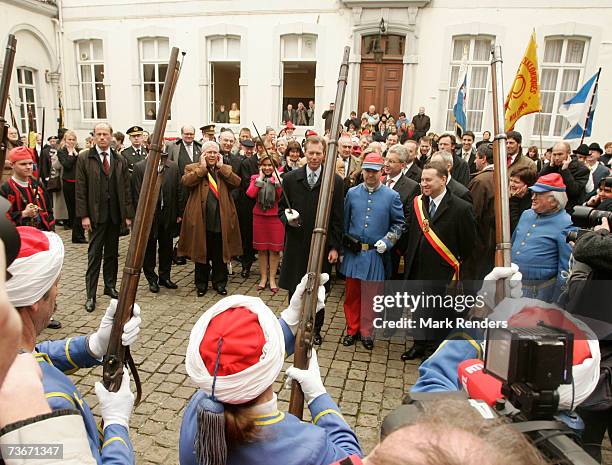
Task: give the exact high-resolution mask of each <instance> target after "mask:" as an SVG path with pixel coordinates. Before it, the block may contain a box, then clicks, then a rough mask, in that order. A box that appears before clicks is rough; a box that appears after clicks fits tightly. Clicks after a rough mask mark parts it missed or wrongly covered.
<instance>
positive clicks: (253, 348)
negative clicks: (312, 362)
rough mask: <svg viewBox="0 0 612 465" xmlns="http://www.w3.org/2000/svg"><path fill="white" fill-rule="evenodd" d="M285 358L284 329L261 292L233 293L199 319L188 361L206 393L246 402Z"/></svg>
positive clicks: (266, 384)
mask: <svg viewBox="0 0 612 465" xmlns="http://www.w3.org/2000/svg"><path fill="white" fill-rule="evenodd" d="M284 357H285V339H284V336H283V330H282V328H281V326H280V323H279V322H278V319H277V317H276V316H275V315H274V313H273V312H272V310H270V308H268V306H267V305H266V304H264V302H263V301H262V300H261V299H260V298H258V297H249V296H243V295H234V296H230V297H226V298H224V299H221V300H220V301H219V302H217V303H216V304H215V305H213V306H212V307H211V308H210V309H208V310H207V311H206V312H205V313H204V314H203V315H202V316H201V317H200V319H199V320H198V321H197V322H196V324H195V326H194V327H193V329H192V330H191V336H190V337H189V345H188V347H187V355H186V359H185V365H186V369H187V373H188V374H189V376H190V378H191V380H192V381H193V382H194V383H196V384H197V385H198V386H199V387H200V389H202V390H203V391H204V392H206V393H207V394H209V395H211V396H214V398H215V399H216V400H218V401H219V402H223V403H228V404H243V403H246V402H249V401H250V400H253V399H255V398H256V397H257V396H259V395H260V394H262V393H263V392H264V391H265V390H266V389H267V388H268V387H270V386H271V385H272V384H273V383H274V381H275V380H276V378H277V376H278V374H279V373H280V371H281V369H282V367H283V360H284ZM213 385H214V392H213Z"/></svg>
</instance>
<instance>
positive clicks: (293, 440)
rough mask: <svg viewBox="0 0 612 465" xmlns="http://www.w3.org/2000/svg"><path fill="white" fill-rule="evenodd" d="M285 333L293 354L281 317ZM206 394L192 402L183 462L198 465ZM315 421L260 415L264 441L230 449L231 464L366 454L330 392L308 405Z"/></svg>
mask: <svg viewBox="0 0 612 465" xmlns="http://www.w3.org/2000/svg"><path fill="white" fill-rule="evenodd" d="M279 321H280V323H281V326H282V328H283V333H284V335H285V348H286V351H287V355H291V354H292V353H293V348H294V342H295V337H294V336H293V334H291V331H290V330H289V328H288V327H287V325H286V324H285V322H284V321H283V320H279ZM204 396H206V394H205V393H204V392H203V391H201V390H198V391H197V392H196V393H195V395H194V396H193V397H192V398H191V400H190V401H189V404H188V405H187V408H186V409H185V413H184V414H183V422H182V424H181V434H180V438H179V461H180V463H181V465H197V464H198V462H197V460H196V455H195V441H196V435H197V430H198V425H197V406H198V402H199V400H200V399H201V398H202V397H204ZM308 408H309V409H310V413H311V415H312V418H313V422H312V423H304V422H302V421H300V420H299V419H298V418H297V417H295V416H293V415H291V414H289V413H284V412H279V411H276V412H270V414H266V415H261V416H258V417H257V425H258V426H259V427H260V429H261V436H262V438H264V439H263V440H261V441H256V442H254V443H250V444H245V445H242V446H240V447H237V448H231V449H230V450H229V451H228V457H227V465H244V464H250V465H256V464H266V465H267V464H282V465H329V464H330V463H332V462H335V461H338V460H340V459H343V458H345V457H347V456H348V455H351V454H356V455H358V456H360V457H361V456H362V455H363V453H362V451H361V447H360V446H359V442H358V440H357V437H356V436H355V433H353V431H352V430H351V428H350V427H349V426H348V425H347V424H346V422H345V421H344V419H343V418H342V415H341V414H340V409H339V408H338V406H337V405H336V403H335V402H334V401H333V400H332V398H331V397H330V396H329V394H323V395H321V396H319V397H317V398H316V399H315V400H313V401H312V402H311V403H310V405H309V406H308Z"/></svg>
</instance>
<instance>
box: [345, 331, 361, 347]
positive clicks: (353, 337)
mask: <svg viewBox="0 0 612 465" xmlns="http://www.w3.org/2000/svg"><path fill="white" fill-rule="evenodd" d="M358 340H359V334H347V335H346V336H344V339H342V345H343V346H347V347H348V346H352V345H353V344H355V341H358Z"/></svg>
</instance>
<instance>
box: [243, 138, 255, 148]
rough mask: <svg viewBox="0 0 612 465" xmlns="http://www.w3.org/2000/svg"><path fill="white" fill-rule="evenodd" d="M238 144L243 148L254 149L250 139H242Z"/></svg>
mask: <svg viewBox="0 0 612 465" xmlns="http://www.w3.org/2000/svg"><path fill="white" fill-rule="evenodd" d="M240 144H241V145H243V146H244V147H251V148H253V147H255V142H253V141H252V140H251V139H244V140H241V141H240Z"/></svg>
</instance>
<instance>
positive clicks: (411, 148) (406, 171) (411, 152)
mask: <svg viewBox="0 0 612 465" xmlns="http://www.w3.org/2000/svg"><path fill="white" fill-rule="evenodd" d="M404 147H406V150H407V154H408V157H407V158H406V166H405V167H404V168H403V169H402V174H403V175H404V176H406V177H407V178H409V179H412V180H413V181H414V182H416V183H417V184H418V183H420V182H421V167H420V166H419V164H418V163H417V161H416V157H417V150H418V147H417V143H416V142H415V141H413V140H407V141H406V142H404Z"/></svg>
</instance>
